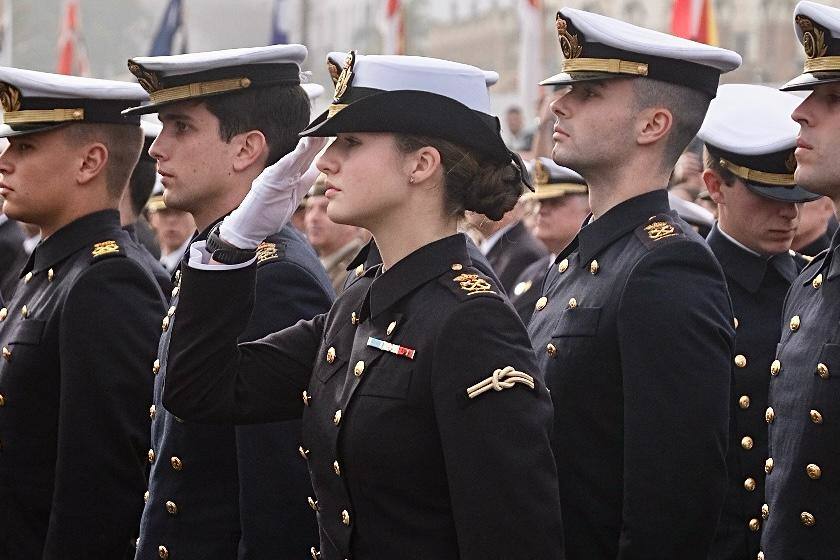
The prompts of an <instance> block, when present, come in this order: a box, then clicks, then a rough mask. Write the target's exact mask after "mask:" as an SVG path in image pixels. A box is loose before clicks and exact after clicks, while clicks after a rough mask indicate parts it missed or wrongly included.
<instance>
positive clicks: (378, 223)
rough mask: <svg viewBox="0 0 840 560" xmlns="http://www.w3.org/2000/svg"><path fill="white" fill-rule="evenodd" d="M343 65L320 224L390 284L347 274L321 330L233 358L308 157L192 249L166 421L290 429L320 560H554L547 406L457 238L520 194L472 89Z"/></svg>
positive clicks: (404, 72)
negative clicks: (297, 421) (349, 228)
mask: <svg viewBox="0 0 840 560" xmlns="http://www.w3.org/2000/svg"><path fill="white" fill-rule="evenodd" d="M336 56H338V55H331V57H330V64H331V65H332V66H333V70H334V72H333V76H334V78H335V79H336V81H337V84H336V95H335V99H334V102H333V104H332V106H331V107H330V108H329V110H328V111H327V112H325V113H324V114H322V115H321V116H320V117H319V118H317V119H316V120H315V121H314V122H313V123H312V124H311V125H310V127H309V128H308V129H307V130H305V131H304V132H303V133H302V136H314V137H327V136H337V139H336V140H335V141H334V142H333V143H332V144H331V145H330V147H329V148H328V149H327V150H326V152H325V153H324V154H323V155H322V156H321V157H320V158H319V160H318V161H317V167H318V169H320V170H321V171H322V172H323V173H325V174H326V175H327V191H326V196H327V198H329V199H330V202H329V207H328V214H329V216H330V218H331V219H332V220H334V221H336V222H339V223H345V224H352V225H355V226H359V227H363V228H366V229H368V230H369V231H370V232H371V233H372V234H373V236H374V238H375V240H376V244H377V246H378V247H379V249H380V251H381V254H382V261H383V264H382V265H377V266H374V267H371V268H370V269H368V270H364V271H358V273H357V278H356V279H355V280H354V281H353V282H352V283H351V284H350V285H349V286H348V288H347V290H346V291H345V292H344V293H343V294H342V295H341V296H340V297H339V298H338V299H337V300H336V302H335V304H334V305H333V307H332V309H331V310H330V312H329V313H327V314H325V315H321V316H318V317H315V318H314V319H313V320H311V321H305V322H300V323H298V324H297V325H295V326H293V327H290V328H288V329H285V330H283V331H280V332H278V333H275V334H272V335H269V336H267V337H266V338H264V339H262V340H259V341H257V342H253V343H246V344H241V345H237V337H238V336H239V334H240V332H241V331H242V329H243V328H244V327H245V324H246V323H247V321H248V316H249V314H250V312H251V308H252V306H253V298H254V271H255V268H256V267H255V266H254V265H253V262H254V260H256V259H262V258H275V257H277V256H278V255H277V254H276V251H278V250H279V251H281V252H282V248H279V247H278V248H275V249H274V250H273V251H268V252H266V251H265V250H264V249H260V250H257V251H256V257H255V249H256V245H257V242H256V241H253V240H256V239H262V237H260V235H262V234H261V232H257V231H253V229H254V228H258V225H259V224H260V223H264V224H266V227H267V228H269V229H270V228H272V227H273V228H275V229H276V227H277V226H278V225H279V224H277V223H273V224H267V223H266V222H268V221H271V219H268V220H267V219H266V217H267V216H269V217H271V216H274V217H279V218H276V219H285V218H286V217H287V216H288V215H289V214H290V213H291V210H292V209H293V208H294V206H295V205H296V200H294V197H292V198H288V197H287V198H285V199H284V198H283V197H284V196H285V195H288V193H289V192H293V191H295V189H294V186H295V181H298V182H300V181H301V180H300V179H299V177H300V171H301V170H304V169H306V168H307V167H308V166H309V163H310V162H311V160H312V158H313V157H314V152H317V151H318V149H319V147H320V145H319V144H317V143H315V144H314V145H310V144H307V143H311V142H312V139H309V138H307V139H304V140H303V141H302V142H301V146H299V149H298V150H296V151H295V152H294V153H292V154H290V155H289V156H287V158H284V160H281V161H280V162H279V163H278V164H276V167H275V168H274V170H273V173H275V175H276V174H281V175H282V174H283V173H285V174H286V175H288V180H287V181H286V182H285V183H284V181H282V180H281V181H279V182H275V183H274V184H273V187H277V185H281V187H279V188H278V189H277V190H276V191H273V192H272V193H271V194H270V195H266V194H265V193H266V192H267V190H266V189H268V191H270V190H271V188H272V185H269V183H271V181H268V180H267V179H265V178H262V179H258V180H257V182H256V183H257V184H256V186H255V188H254V190H253V191H252V195H249V197H251V200H250V201H246V203H244V204H243V206H242V207H240V209H239V210H238V211H237V212H235V213H234V214H232V215H231V216H230V217H229V218H228V219H227V220H226V222H225V223H224V224H223V225H222V227H221V228H220V230H217V231H216V232H214V234H213V235H211V237H210V239H209V240H208V241H207V245H206V246H202V243H203V242H200V243H197V244H196V245H195V246H194V247H193V248H192V252H191V255H192V257H191V261H190V265H189V266H185V267H184V269H183V274H182V276H181V286H180V289H181V300H180V304H179V306H178V309H177V310H170V311H171V313H170V315H171V321H172V326H171V328H173V329H174V332H173V334H172V342H171V345H170V356H169V374H168V375H169V377H168V378H167V384H166V388H165V392H164V399H163V400H164V404H165V405H166V407H167V408H168V409H169V410H171V411H172V412H173V413H174V414H176V415H177V416H180V417H183V418H185V419H188V420H194V421H205V422H235V423H249V422H266V421H274V420H281V419H285V418H290V417H294V416H296V415H299V414H300V413H301V408H302V409H303V435H302V440H303V441H302V445H301V447H300V454H301V457H302V459H301V460H305V461H307V462H308V466H309V472H310V474H311V477H312V483H313V488H314V496H313V497H311V498H310V499H309V503H310V506H311V507H312V509H313V510H314V511H315V512H316V513H317V518H318V522H319V526H320V540H321V543H320V552H319V551H317V550H316V549H315V548H314V547H313V548H312V550H311V554H312V557H313V558H322V559H324V560H333V559H345V558H349V559H357V558H401V559H411V558H418V559H420V558H422V559H430V558H434V559H436V560H446V559H455V558H462V559H467V558H475V559H479V558H480V559H482V560H486V559H494V558H497V559H505V560H512V559H530V558H562V556H563V546H562V532H561V524H560V506H559V499H558V488H557V480H556V470H555V465H554V459H553V456H552V454H551V451H550V442H549V435H550V434H549V430H550V429H549V426H550V423H551V419H552V408H551V403H550V399H549V396H548V393H547V390H546V388H545V385H544V384H543V382H542V379H540V378H539V377H538V375H537V368H536V365H535V358H534V356H533V354H532V351H531V345H530V342H529V340H528V336H527V334H526V331H525V329H524V327H523V325H522V323H521V322H520V320H519V319H518V318H517V315H516V313H515V312H514V310H513V309H512V308H511V307H510V305H509V303H508V302H507V300H506V299H505V298H504V296H502V295H501V294H502V293H503V292H502V291H501V290H500V288H499V287H498V286H495V285H494V284H493V282H492V280H490V279H488V278H486V277H484V276H482V275H481V274H480V273H479V272H478V271H477V270H475V269H474V268H473V267H472V265H471V262H470V259H469V257H468V255H467V247H466V239H465V237H464V236H463V235H462V234H459V233H458V232H457V224H458V220H459V219H460V218H461V216H462V215H463V212H464V210H473V211H475V212H479V213H481V214H485V215H487V216H489V217H491V218H494V219H499V218H501V216H502V215H503V214H504V213H505V212H506V211H507V210H509V209H511V208H512V207H513V205H514V204H515V203H516V201H517V199H518V198H519V195H520V194H521V192H522V187H523V185H522V183H523V175H522V173H523V172H522V167H521V163H520V161H519V160H518V159H517V158H515V156H513V154H512V153H511V152H510V151H508V150H507V148H506V147H505V146H504V143H503V142H502V140H501V138H500V136H499V132H498V130H499V129H498V121H497V120H496V118H495V117H491V116H490V114H489V112H490V108H489V96H488V93H487V87H486V83H485V73H484V72H482V71H481V70H479V69H477V68H474V67H472V66H466V65H463V64H458V63H453V62H449V61H443V60H436V59H428V58H420V57H402V56H355V54H354V53H351V54H350V55H349V56H348V57H347V60H346V61H345V64H344V68H343V70H341V75H340V76H339V75H338V71H337V70H338V66H337V65H336V63H335V57H336ZM341 56H342V57H343V55H341ZM278 170H279V171H278ZM267 185H268V186H267ZM284 189H285V191H284ZM281 191H283V192H281ZM298 194H299V193H298ZM261 197H262V198H261ZM243 213H244V214H247V215H246V216H243ZM255 224H256V225H255ZM249 228H250V230H249ZM272 231H273V230H272ZM280 256H281V257H282V255H280ZM220 302H224V304H223V305H219V303H220ZM278 476H282V474H280V473H278Z"/></svg>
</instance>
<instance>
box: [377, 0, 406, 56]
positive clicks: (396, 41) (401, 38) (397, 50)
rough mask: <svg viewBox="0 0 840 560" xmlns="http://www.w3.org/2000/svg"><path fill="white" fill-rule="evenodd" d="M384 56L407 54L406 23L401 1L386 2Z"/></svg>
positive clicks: (383, 25)
mask: <svg viewBox="0 0 840 560" xmlns="http://www.w3.org/2000/svg"><path fill="white" fill-rule="evenodd" d="M382 54H405V21H404V18H403V7H402V2H400V0H385V17H384V19H383V21H382Z"/></svg>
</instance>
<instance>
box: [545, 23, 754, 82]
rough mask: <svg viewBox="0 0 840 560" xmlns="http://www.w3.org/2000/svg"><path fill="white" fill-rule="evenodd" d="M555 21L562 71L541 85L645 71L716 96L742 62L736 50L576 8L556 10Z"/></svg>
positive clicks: (642, 75) (636, 74) (605, 77)
mask: <svg viewBox="0 0 840 560" xmlns="http://www.w3.org/2000/svg"><path fill="white" fill-rule="evenodd" d="M556 27H557V35H558V39H559V41H560V47H561V50H562V51H563V57H564V60H563V62H562V72H560V73H559V74H556V75H554V76H551V77H550V78H547V79H545V80H543V81H542V82H540V84H541V85H568V84H572V83H575V82H580V81H591V80H604V79H609V78H617V77H646V78H650V79H654V80H661V81H665V82H670V83H675V84H680V85H684V86H687V87H690V88H693V89H697V90H700V91H703V92H706V93H708V94H709V96H714V94H715V91H716V89H717V86H718V82H719V80H720V75H721V74H722V73H725V72H729V71H731V70H734V69H736V68H738V66H740V65H741V56H740V55H739V54H738V53H735V52H733V51H729V50H726V49H721V48H719V47H713V46H711V45H705V44H703V43H697V42H695V41H690V40H688V39H683V38H681V37H675V36H673V35H668V34H666V33H661V32H659V31H653V30H651V29H646V28H644V27H638V26H636V25H632V24H630V23H627V22H624V21H621V20H617V19H613V18H610V17H607V16H602V15H600V14H595V13H592V12H586V11H583V10H577V9H574V8H563V9H561V10H560V11H559V12H557V18H556Z"/></svg>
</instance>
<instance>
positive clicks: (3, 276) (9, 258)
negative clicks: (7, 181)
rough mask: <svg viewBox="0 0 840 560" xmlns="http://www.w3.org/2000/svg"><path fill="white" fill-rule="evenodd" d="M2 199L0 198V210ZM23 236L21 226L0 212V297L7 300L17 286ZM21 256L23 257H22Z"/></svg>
mask: <svg viewBox="0 0 840 560" xmlns="http://www.w3.org/2000/svg"><path fill="white" fill-rule="evenodd" d="M2 206H3V199H2V198H0V208H2ZM24 238H25V235H24V233H23V229H22V226H21V224H19V223H18V222H16V221H15V220H10V219H9V217H8V216H6V214H4V213H3V212H2V211H0V297H4V298H6V299H9V298H10V297H11V295H12V293H11V292H12V290H13V289H14V286H15V285H16V284H17V279H18V273H19V272H20V269H21V268H23V263H24V262H26V261H25V256H24V255H26V253H25V252H24V250H23V240H24ZM22 256H23V257H22Z"/></svg>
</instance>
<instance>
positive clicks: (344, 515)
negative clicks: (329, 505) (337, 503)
mask: <svg viewBox="0 0 840 560" xmlns="http://www.w3.org/2000/svg"><path fill="white" fill-rule="evenodd" d="M341 522H342V523H344V524H345V525H350V512H349V511H347V510H346V509H345V510H342V511H341Z"/></svg>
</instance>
